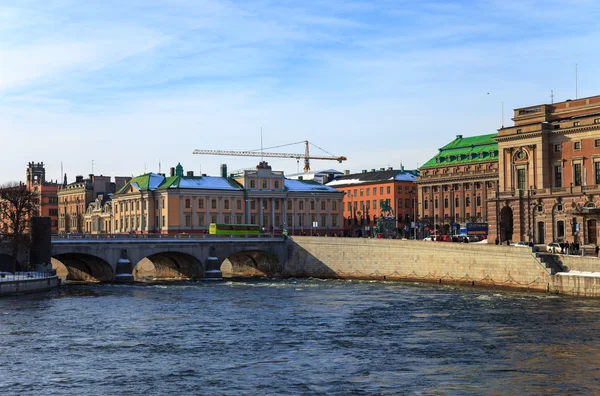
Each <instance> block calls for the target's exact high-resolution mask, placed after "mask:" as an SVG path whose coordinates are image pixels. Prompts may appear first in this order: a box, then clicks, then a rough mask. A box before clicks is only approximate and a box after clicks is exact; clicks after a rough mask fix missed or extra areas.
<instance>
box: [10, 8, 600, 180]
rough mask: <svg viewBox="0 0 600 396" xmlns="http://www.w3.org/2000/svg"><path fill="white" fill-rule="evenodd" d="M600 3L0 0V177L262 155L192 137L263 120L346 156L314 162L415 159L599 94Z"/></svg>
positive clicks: (290, 163)
mask: <svg viewBox="0 0 600 396" xmlns="http://www.w3.org/2000/svg"><path fill="white" fill-rule="evenodd" d="M599 17H600V2H597V1H595V0H545V1H531V0H481V1H458V0H457V1H429V0H423V1H412V0H411V1H404V0H395V1H392V0H390V1H388V0H371V1H360V0H356V1H336V0H329V1H313V0H303V1H288V0H276V1H268V0H244V1H221V0H118V1H117V0H86V1H81V0H76V1H71V0H45V1H33V0H32V1H30V0H0V142H1V144H2V146H3V150H2V154H1V155H0V182H2V183H4V182H8V181H13V180H14V181H17V180H24V179H25V170H26V167H27V163H28V162H30V161H35V162H42V161H43V162H44V163H45V165H46V178H47V179H52V180H54V179H61V175H62V174H61V169H62V170H63V172H64V173H66V174H67V177H68V180H69V182H71V181H73V180H74V179H75V176H76V175H88V174H90V173H94V174H103V175H111V176H115V175H118V176H132V175H134V176H135V175H139V174H142V173H145V172H151V171H152V172H158V171H159V167H160V170H161V171H162V172H168V169H169V168H170V167H172V166H175V165H177V163H181V164H182V165H183V167H184V169H185V170H186V171H188V170H193V171H194V172H195V173H196V174H197V173H206V174H209V175H218V174H219V166H220V164H223V163H225V164H227V165H228V169H229V170H230V171H233V170H238V169H245V168H252V167H254V166H256V164H257V163H258V160H259V158H253V157H229V156H207V155H194V154H192V152H193V150H194V149H216V150H256V149H259V148H260V147H261V136H262V145H263V147H273V146H282V145H287V144H291V143H295V142H302V141H305V140H308V141H309V142H311V143H313V144H314V145H315V146H311V154H313V155H319V156H329V155H330V154H329V153H331V154H333V155H335V156H346V157H347V158H348V160H347V161H345V162H343V163H341V164H340V163H338V162H336V161H317V160H313V161H311V167H312V169H313V170H318V169H329V168H335V169H339V170H342V171H343V170H346V169H348V170H350V171H351V172H360V171H361V170H363V169H369V170H370V169H373V168H377V169H378V168H382V167H386V168H387V167H394V168H399V167H400V165H404V167H405V168H407V169H413V168H416V167H418V166H419V165H420V164H423V163H425V162H426V161H427V160H428V159H429V158H431V157H433V156H434V155H435V154H436V152H437V149H438V148H439V147H442V146H444V145H445V144H446V143H448V142H449V141H451V140H453V139H454V138H455V136H456V135H459V134H460V135H464V136H473V135H478V134H488V133H494V132H496V131H497V129H498V128H500V127H501V126H502V124H503V123H504V125H512V121H511V120H510V118H511V116H512V109H514V108H518V107H525V106H533V105H537V104H542V103H550V102H551V100H552V99H551V92H553V93H554V99H553V100H554V101H555V102H558V101H564V100H567V99H574V98H575V97H576V92H577V97H579V98H581V97H585V96H593V95H599V94H600V73H598V72H597V70H596V66H594V65H598V64H600V62H599V58H600V53H599V52H598V51H597V45H598V43H599V42H600V24H598V22H597V21H598V20H599V19H600V18H599ZM576 70H577V73H576ZM576 76H577V78H576ZM576 80H577V84H576ZM502 108H504V111H502ZM261 130H262V134H261ZM317 147H319V148H322V149H324V150H325V151H321V150H320V149H319V148H317ZM266 151H276V152H286V153H303V152H304V146H303V144H293V145H289V146H284V147H279V148H277V149H272V150H266ZM266 159H267V160H268V162H269V163H270V164H271V166H272V167H273V169H274V170H282V171H285V172H286V173H294V172H296V171H298V170H302V162H301V161H300V163H299V164H298V163H297V161H296V160H295V159H281V158H266Z"/></svg>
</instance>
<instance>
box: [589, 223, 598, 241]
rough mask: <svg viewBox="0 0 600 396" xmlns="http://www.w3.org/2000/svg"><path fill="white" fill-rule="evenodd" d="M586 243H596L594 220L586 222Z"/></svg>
mask: <svg viewBox="0 0 600 396" xmlns="http://www.w3.org/2000/svg"><path fill="white" fill-rule="evenodd" d="M587 235H588V243H591V244H593V245H595V244H596V243H598V237H597V229H596V220H593V219H590V220H588V221H587Z"/></svg>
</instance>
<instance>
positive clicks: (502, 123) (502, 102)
mask: <svg viewBox="0 0 600 396" xmlns="http://www.w3.org/2000/svg"><path fill="white" fill-rule="evenodd" d="M502 128H504V102H502Z"/></svg>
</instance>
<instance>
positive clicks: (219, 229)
mask: <svg viewBox="0 0 600 396" xmlns="http://www.w3.org/2000/svg"><path fill="white" fill-rule="evenodd" d="M208 233H209V234H212V235H260V234H261V233H262V232H261V226H259V225H257V224H216V223H210V226H209V227H208Z"/></svg>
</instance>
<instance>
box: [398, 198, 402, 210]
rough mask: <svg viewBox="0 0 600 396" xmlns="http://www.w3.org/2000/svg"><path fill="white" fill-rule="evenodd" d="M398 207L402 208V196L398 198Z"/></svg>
mask: <svg viewBox="0 0 600 396" xmlns="http://www.w3.org/2000/svg"><path fill="white" fill-rule="evenodd" d="M398 207H399V208H402V198H398Z"/></svg>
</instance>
